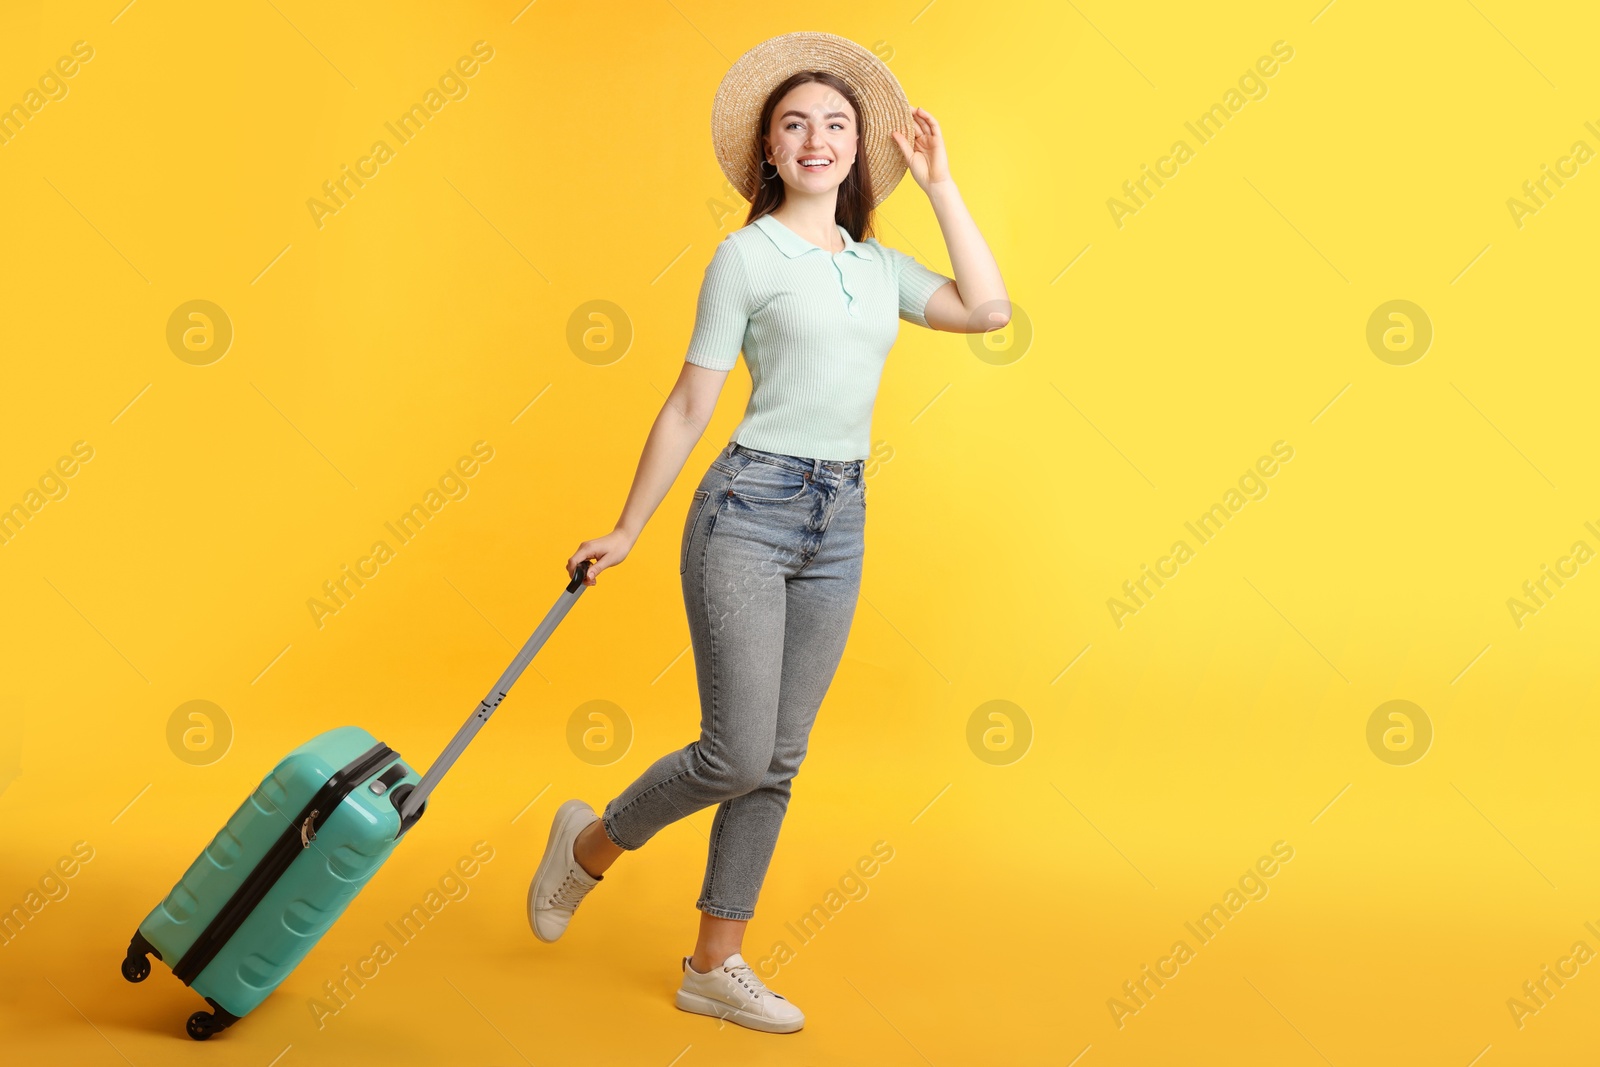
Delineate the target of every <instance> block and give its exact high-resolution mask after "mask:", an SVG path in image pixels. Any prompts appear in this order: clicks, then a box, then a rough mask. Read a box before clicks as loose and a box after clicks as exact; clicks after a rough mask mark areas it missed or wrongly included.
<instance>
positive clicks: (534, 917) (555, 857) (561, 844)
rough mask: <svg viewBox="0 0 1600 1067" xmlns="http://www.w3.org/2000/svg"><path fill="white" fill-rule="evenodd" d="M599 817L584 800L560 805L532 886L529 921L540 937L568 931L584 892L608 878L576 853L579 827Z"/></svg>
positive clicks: (540, 938)
mask: <svg viewBox="0 0 1600 1067" xmlns="http://www.w3.org/2000/svg"><path fill="white" fill-rule="evenodd" d="M599 817H600V816H598V815H596V814H595V813H594V809H593V808H591V807H590V806H589V805H587V804H585V803H584V802H583V801H581V800H569V801H567V802H566V803H565V804H563V805H561V807H559V808H557V809H556V817H555V821H554V822H552V823H551V825H550V840H549V842H548V843H547V844H546V845H545V848H544V859H542V860H540V861H539V869H538V870H537V871H536V872H534V875H533V882H532V883H531V884H530V885H529V886H528V925H529V926H532V927H533V934H534V936H535V937H537V938H538V939H539V940H540V941H554V940H556V939H557V938H559V937H560V936H561V935H562V934H564V933H566V932H567V924H568V923H569V922H571V921H572V913H573V912H574V911H576V910H577V908H578V905H579V904H581V903H582V902H583V898H584V896H585V895H586V894H587V893H588V892H589V890H591V889H593V888H594V887H595V886H597V885H599V884H600V883H601V882H603V881H605V876H604V875H599V876H595V875H591V874H590V873H589V872H588V871H586V870H584V869H583V866H582V864H580V863H579V862H578V861H577V859H576V858H575V857H574V856H573V854H572V845H573V842H575V841H576V840H577V839H578V833H579V831H581V830H582V829H583V828H584V827H586V826H588V825H589V824H590V823H592V822H594V821H595V820H596V819H598V818H599Z"/></svg>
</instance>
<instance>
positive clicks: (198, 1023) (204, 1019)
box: [183, 997, 239, 1041]
mask: <svg viewBox="0 0 1600 1067" xmlns="http://www.w3.org/2000/svg"><path fill="white" fill-rule="evenodd" d="M206 1003H207V1004H209V1005H211V1008H212V1010H211V1011H197V1012H195V1013H194V1014H193V1015H191V1016H189V1021H188V1022H187V1023H185V1024H184V1027H183V1028H184V1029H185V1030H187V1031H188V1033H189V1036H190V1037H192V1038H194V1039H195V1040H196V1041H205V1040H207V1039H209V1038H210V1037H211V1035H212V1034H218V1033H221V1032H222V1031H224V1030H226V1029H227V1028H228V1027H230V1026H232V1025H233V1024H234V1023H236V1022H238V1021H239V1017H238V1016H237V1015H234V1014H232V1013H230V1012H227V1011H224V1010H223V1008H222V1005H220V1004H218V1003H217V1002H216V1001H214V1000H212V999H211V998H210V997H207V998H206Z"/></svg>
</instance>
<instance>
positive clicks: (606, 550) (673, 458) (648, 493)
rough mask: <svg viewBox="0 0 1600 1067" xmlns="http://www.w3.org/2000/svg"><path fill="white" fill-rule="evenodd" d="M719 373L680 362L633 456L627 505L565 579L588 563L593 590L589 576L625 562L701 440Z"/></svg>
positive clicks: (571, 564)
mask: <svg viewBox="0 0 1600 1067" xmlns="http://www.w3.org/2000/svg"><path fill="white" fill-rule="evenodd" d="M727 378H728V372H727V371H725V370H707V369H706V368H705V367H699V366H696V365H695V364H693V363H688V362H685V363H684V365H683V370H682V371H681V372H680V373H679V374H678V381H677V382H676V384H674V385H673V387H672V392H671V393H670V394H668V396H667V400H666V403H664V404H662V405H661V411H660V413H659V414H658V415H656V421H655V423H654V424H653V425H651V427H650V435H649V436H648V437H646V438H645V442H644V451H643V453H642V454H641V455H640V456H639V468H638V470H637V471H635V472H634V476H633V485H632V486H631V487H630V488H629V490H628V499H627V501H626V502H625V503H624V504H623V505H622V516H621V517H620V518H618V519H617V525H616V528H615V529H614V530H612V531H611V532H610V533H608V534H606V535H605V536H604V537H597V538H594V539H593V540H589V541H585V542H583V544H581V545H579V546H578V551H577V552H575V553H573V555H572V558H571V559H569V560H567V577H568V578H569V579H570V578H571V577H572V575H573V574H574V573H575V572H576V570H577V567H578V564H579V563H582V562H583V561H584V560H586V559H592V560H594V561H595V562H594V564H593V565H592V566H590V568H589V576H588V578H587V579H586V581H585V583H584V584H586V585H594V584H595V576H596V575H597V574H599V573H600V572H601V571H603V570H605V569H606V568H607V567H612V566H615V565H616V564H618V563H621V562H622V561H623V560H625V559H627V558H628V553H629V552H631V551H632V550H633V546H634V543H635V542H636V541H637V540H638V539H639V535H640V534H641V533H642V532H643V531H644V525H645V523H647V522H649V521H650V516H652V515H654V514H655V510H656V508H657V507H658V506H659V505H660V504H661V501H662V499H663V498H665V497H666V495H667V490H669V489H671V488H672V483H673V482H675V481H677V478H678V474H679V472H680V471H682V470H683V465H684V464H685V463H686V462H688V459H689V454H690V453H691V452H693V451H694V446H695V445H696V444H697V443H698V442H699V441H700V438H701V437H702V436H703V435H704V434H705V431H706V425H707V424H708V423H709V422H710V421H711V413H712V412H713V411H715V410H716V407H717V397H718V396H720V395H721V394H722V386H723V383H724V382H725V381H727Z"/></svg>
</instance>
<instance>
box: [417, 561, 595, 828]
mask: <svg viewBox="0 0 1600 1067" xmlns="http://www.w3.org/2000/svg"><path fill="white" fill-rule="evenodd" d="M588 575H589V561H588V560H583V561H582V562H580V563H579V564H578V566H577V567H576V569H575V570H574V572H573V575H572V581H571V582H569V583H568V584H567V587H566V589H564V590H563V591H562V593H561V596H559V597H558V598H557V599H556V602H555V606H554V607H552V608H551V609H550V611H549V612H548V613H547V614H546V615H545V617H544V621H543V622H541V623H540V624H539V627H538V629H536V630H534V631H533V636H532V637H530V638H528V643H527V644H525V645H523V646H522V650H521V651H520V652H518V653H517V656H516V658H515V659H513V660H512V661H511V666H509V667H507V668H506V670H505V673H504V674H502V675H501V676H500V680H499V681H497V682H495V683H494V688H493V689H490V690H489V695H488V696H486V697H484V698H483V699H482V700H480V701H478V706H477V707H476V708H474V709H473V710H472V714H471V715H469V716H468V717H467V721H466V722H465V723H463V724H462V725H461V729H459V730H457V731H456V735H455V737H453V738H451V739H450V743H449V744H448V745H446V746H445V749H444V751H443V752H441V753H439V758H438V759H436V760H434V761H433V766H431V767H429V768H428V773H427V774H425V775H423V776H422V781H420V782H418V783H417V787H416V788H415V789H413V790H412V791H411V792H410V793H409V794H407V796H406V798H405V801H404V802H403V803H402V804H401V806H400V825H401V826H402V827H403V828H404V827H409V826H410V825H411V823H412V822H414V821H415V820H416V816H417V813H418V812H419V811H421V810H422V805H423V804H424V803H425V802H426V801H427V799H428V794H430V793H432V792H433V790H434V787H435V786H437V785H438V784H439V779H441V778H443V777H444V776H445V773H446V772H448V771H449V770H450V768H451V767H452V766H454V765H455V762H456V760H458V759H460V758H461V753H463V752H465V751H466V750H467V746H468V745H470V744H471V743H472V739H473V738H474V737H476V736H477V734H478V731H479V730H481V729H483V724H484V723H486V722H488V721H489V716H491V715H493V714H494V709H495V708H498V707H499V706H500V702H501V701H502V700H504V699H505V698H506V693H507V692H509V691H510V689H511V686H512V685H513V684H515V683H516V680H517V679H518V678H519V677H521V676H522V672H523V671H524V670H526V669H527V667H528V664H529V663H531V662H533V657H534V656H536V655H537V654H538V652H539V649H540V648H541V647H543V645H544V643H545V641H546V640H547V639H548V638H549V637H550V635H551V634H552V633H553V632H554V631H555V628H556V627H557V626H558V625H560V623H561V620H562V619H564V618H566V616H567V612H569V611H571V610H572V605H573V604H575V603H577V601H578V598H579V597H580V596H582V595H583V591H584V590H585V589H587V588H588V586H587V585H585V584H584V580H585V579H586V578H587V577H588Z"/></svg>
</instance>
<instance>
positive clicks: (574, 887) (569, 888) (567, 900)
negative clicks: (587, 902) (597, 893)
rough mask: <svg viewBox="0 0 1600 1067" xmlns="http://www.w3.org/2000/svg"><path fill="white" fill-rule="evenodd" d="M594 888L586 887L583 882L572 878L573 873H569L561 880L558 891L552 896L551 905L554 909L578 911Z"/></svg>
mask: <svg viewBox="0 0 1600 1067" xmlns="http://www.w3.org/2000/svg"><path fill="white" fill-rule="evenodd" d="M593 888H594V886H590V885H584V884H583V883H582V882H580V881H578V880H577V879H576V878H574V877H572V872H571V871H568V872H567V876H566V877H565V878H563V879H562V880H561V884H560V885H559V886H557V887H556V891H555V892H554V893H551V894H550V903H551V905H552V906H553V907H558V908H567V909H569V910H572V911H576V910H577V908H578V905H579V904H581V903H583V898H584V896H585V894H587V893H588V892H589V890H591V889H593Z"/></svg>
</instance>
